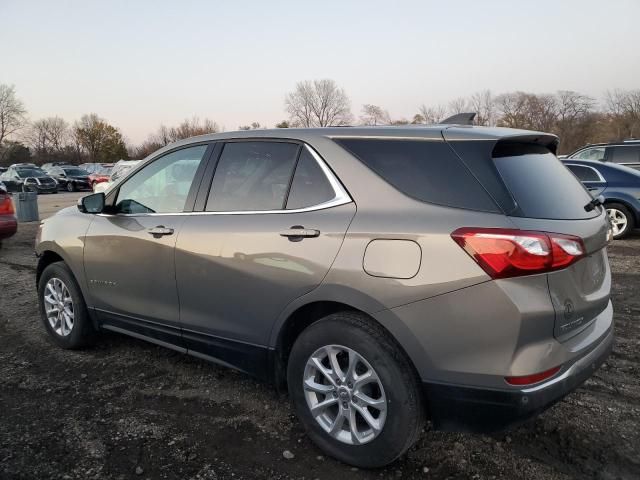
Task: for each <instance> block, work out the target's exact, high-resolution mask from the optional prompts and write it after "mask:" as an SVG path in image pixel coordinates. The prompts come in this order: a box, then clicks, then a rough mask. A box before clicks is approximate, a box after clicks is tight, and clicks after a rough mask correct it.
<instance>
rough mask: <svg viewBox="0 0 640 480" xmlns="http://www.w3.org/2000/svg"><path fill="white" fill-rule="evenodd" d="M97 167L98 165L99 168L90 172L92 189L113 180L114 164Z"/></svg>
mask: <svg viewBox="0 0 640 480" xmlns="http://www.w3.org/2000/svg"><path fill="white" fill-rule="evenodd" d="M96 165H98V167H97V168H94V169H93V172H89V183H90V184H91V188H95V186H96V184H98V183H102V182H108V181H109V180H110V179H111V171H112V170H113V164H111V163H104V164H96Z"/></svg>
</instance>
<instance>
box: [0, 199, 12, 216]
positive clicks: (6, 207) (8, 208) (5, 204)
mask: <svg viewBox="0 0 640 480" xmlns="http://www.w3.org/2000/svg"><path fill="white" fill-rule="evenodd" d="M14 213H16V210H15V208H13V202H12V201H11V197H10V196H9V195H0V215H13V214H14Z"/></svg>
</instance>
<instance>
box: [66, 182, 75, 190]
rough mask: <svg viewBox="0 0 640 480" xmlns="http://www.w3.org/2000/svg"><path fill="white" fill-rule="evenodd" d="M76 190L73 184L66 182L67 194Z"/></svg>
mask: <svg viewBox="0 0 640 480" xmlns="http://www.w3.org/2000/svg"><path fill="white" fill-rule="evenodd" d="M75 190H76V188H75V187H74V186H73V182H67V192H75Z"/></svg>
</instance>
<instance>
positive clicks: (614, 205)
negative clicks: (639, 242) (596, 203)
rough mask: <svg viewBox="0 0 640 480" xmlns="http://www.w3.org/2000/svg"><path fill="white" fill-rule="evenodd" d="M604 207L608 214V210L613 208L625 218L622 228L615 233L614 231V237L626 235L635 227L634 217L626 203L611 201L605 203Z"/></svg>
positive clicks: (617, 238)
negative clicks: (624, 224)
mask: <svg viewBox="0 0 640 480" xmlns="http://www.w3.org/2000/svg"><path fill="white" fill-rule="evenodd" d="M604 208H605V209H606V210H607V214H609V210H615V211H617V212H620V213H621V214H622V215H623V216H624V217H625V218H626V221H627V223H626V226H625V227H624V229H622V230H621V231H620V232H618V233H617V234H616V233H614V234H613V238H614V239H616V240H619V239H621V238H624V237H626V236H627V235H629V233H631V231H632V230H633V229H634V228H635V226H636V222H635V217H634V215H633V213H632V212H631V210H629V208H627V206H626V205H623V204H622V203H616V202H611V203H605V205H604Z"/></svg>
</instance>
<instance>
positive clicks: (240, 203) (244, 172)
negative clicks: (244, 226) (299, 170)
mask: <svg viewBox="0 0 640 480" xmlns="http://www.w3.org/2000/svg"><path fill="white" fill-rule="evenodd" d="M299 148H300V146H299V145H297V144H295V143H284V142H261V141H255V142H254V141H250V142H231V143H227V144H226V145H225V146H224V149H223V150H222V154H221V156H220V160H219V161H218V165H217V166H216V171H215V174H214V177H213V184H212V185H211V191H210V192H209V198H208V200H207V207H206V209H207V211H209V212H238V211H262V210H280V209H282V208H284V201H285V196H286V194H287V190H288V189H289V182H290V181H291V175H292V174H293V169H294V166H295V163H296V158H297V156H298V150H299Z"/></svg>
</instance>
